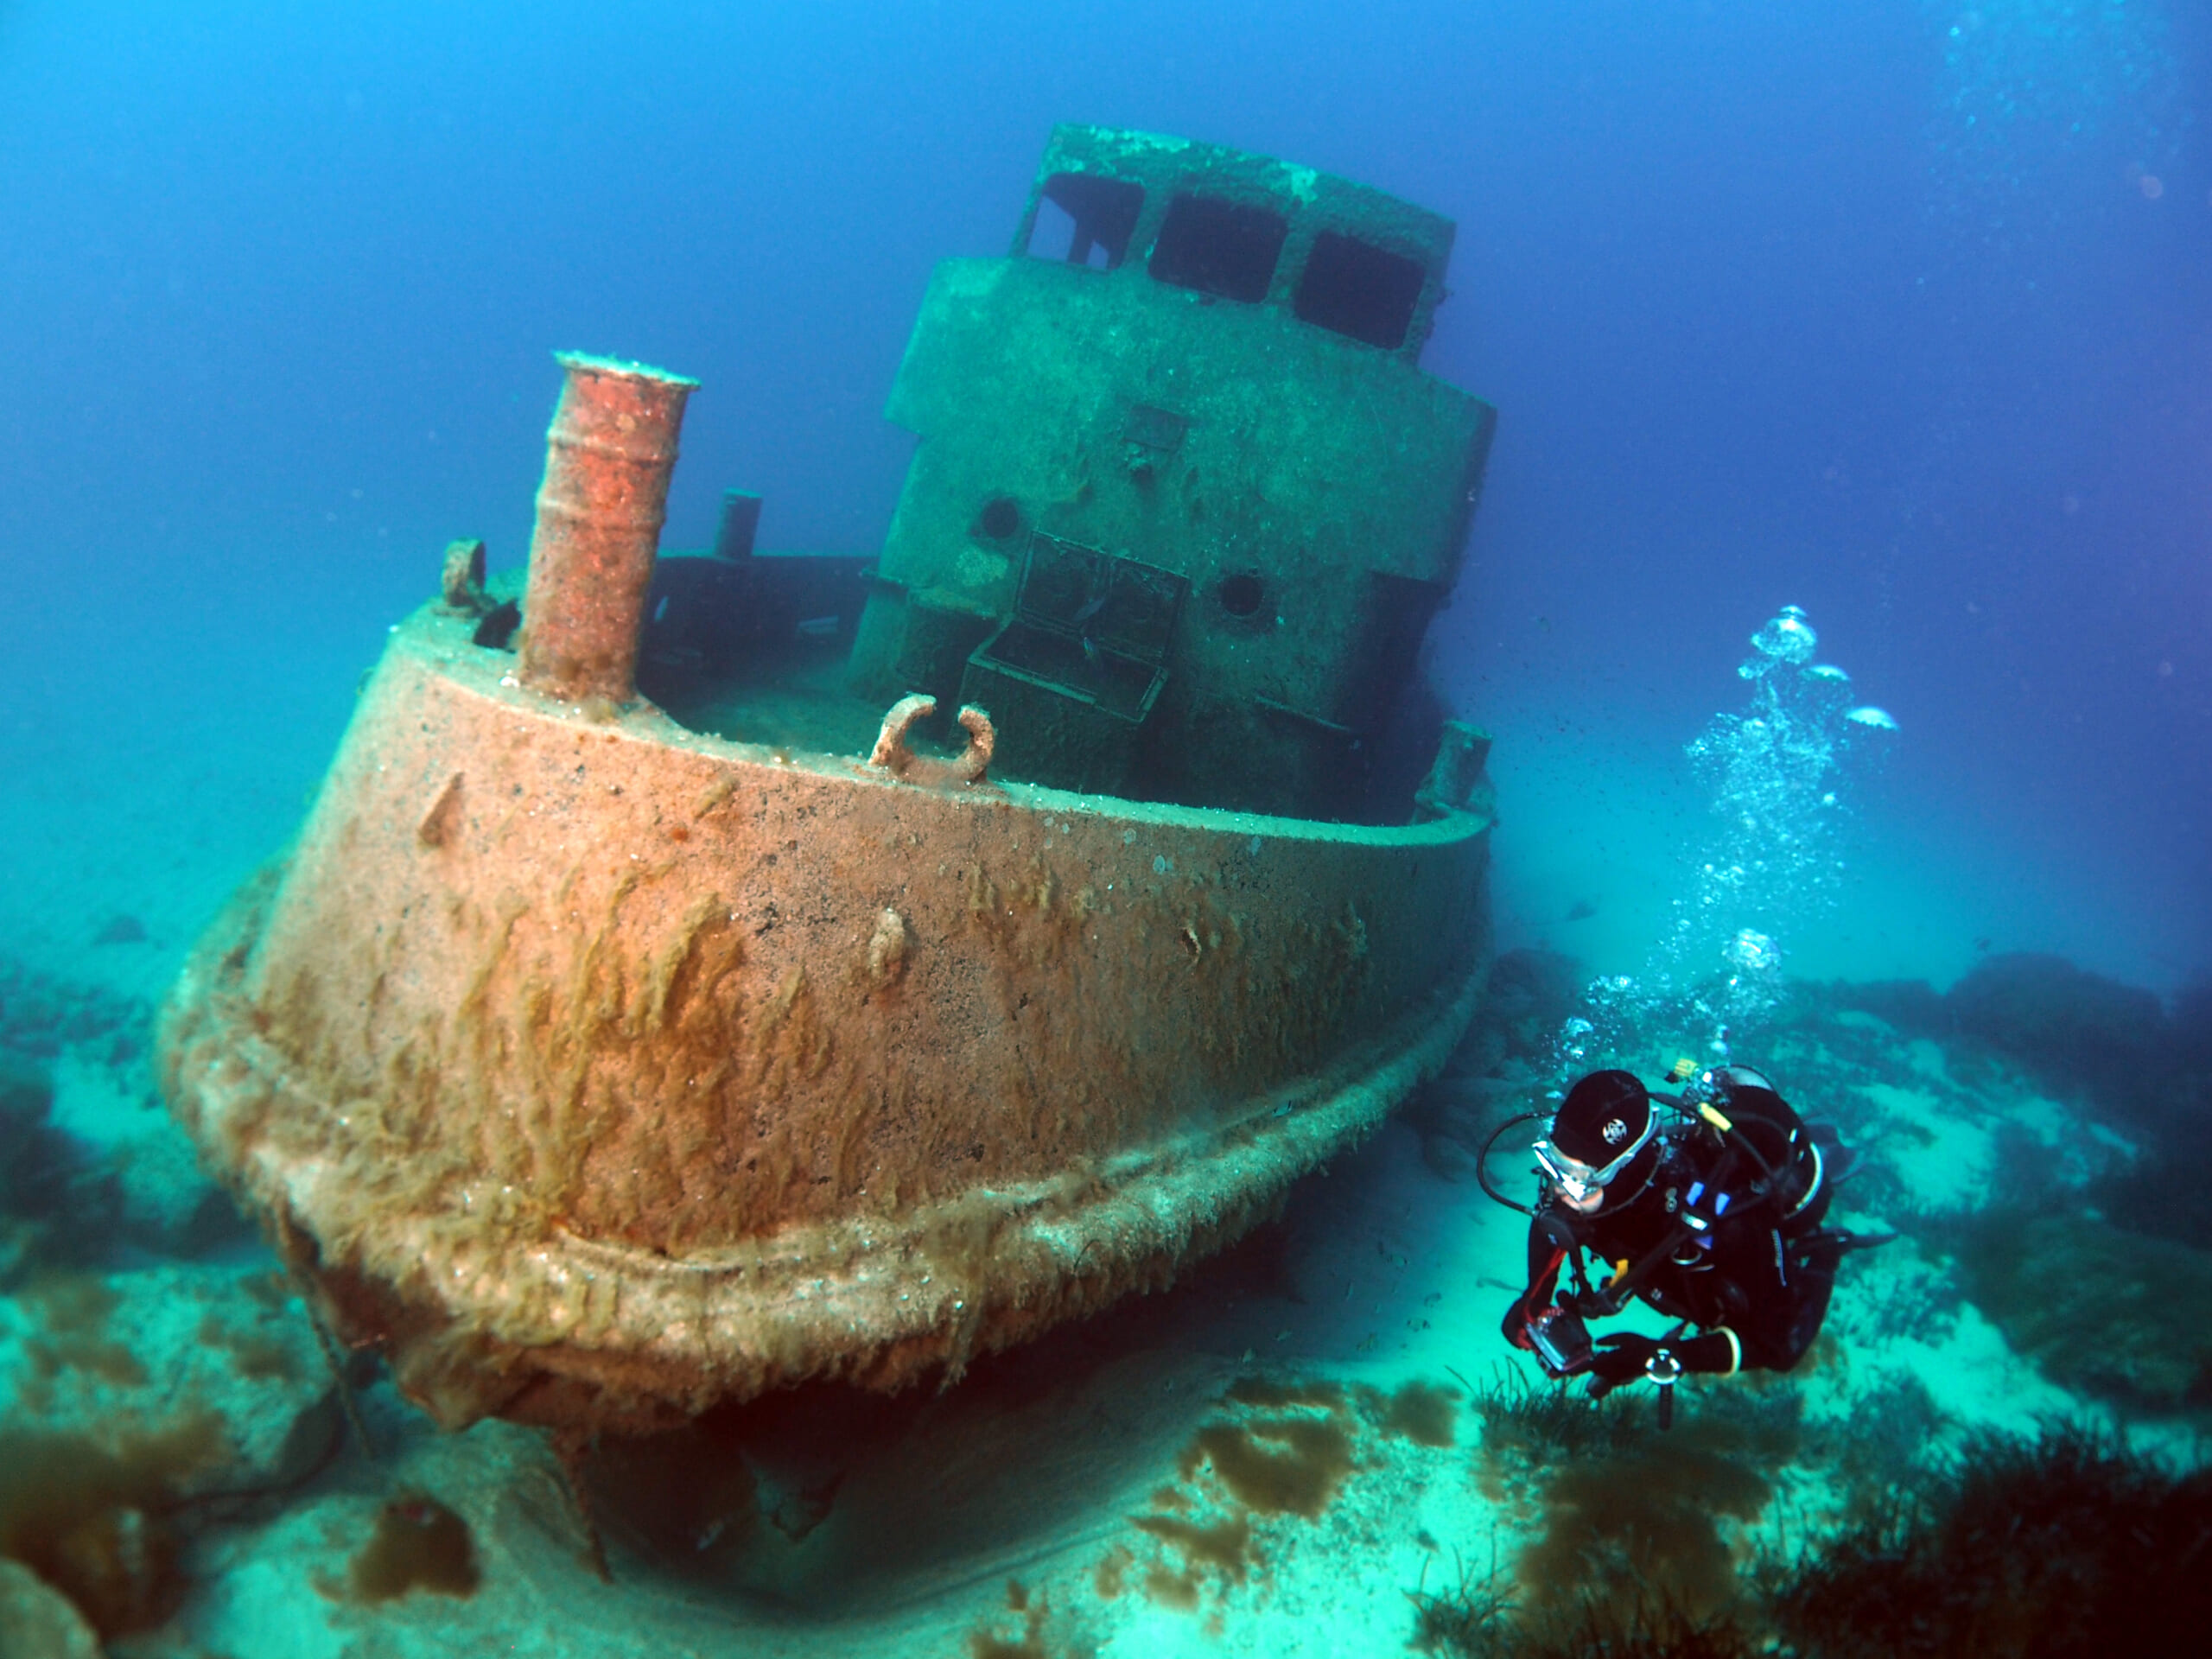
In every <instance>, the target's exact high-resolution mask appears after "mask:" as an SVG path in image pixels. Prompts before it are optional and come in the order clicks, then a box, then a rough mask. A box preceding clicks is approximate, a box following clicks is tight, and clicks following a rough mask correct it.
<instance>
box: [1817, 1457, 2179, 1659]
mask: <svg viewBox="0 0 2212 1659" xmlns="http://www.w3.org/2000/svg"><path fill="white" fill-rule="evenodd" d="M1774 1606H1775V1613H1776V1622H1777V1624H1778V1625H1779V1626H1780V1627H1781V1629H1782V1630H1783V1631H1784V1632H1785V1633H1786V1634H1787V1636H1788V1637H1789V1638H1790V1639H1791V1640H1792V1641H1793V1642H1794V1643H1795V1644H1796V1649H1797V1650H1798V1651H1799V1652H1802V1653H1805V1654H1817V1655H1821V1656H1824V1659H1920V1656H1929V1659H1935V1656H1946V1655H1951V1654H1975V1655H1991V1656H1995V1655H2005V1654H2023V1655H2050V1656H2058V1655H2071V1654H2082V1655H2090V1654H2119V1653H2131V1652H2133V1653H2153V1652H2169V1653H2183V1652H2194V1651H2196V1649H2198V1648H2199V1647H2200V1646H2201V1645H2202V1642H2203V1639H2204V1631H2205V1630H2206V1628H2207V1624H2208V1621H2212V1471H2198V1472H2196V1473H2195V1474H2192V1475H2190V1476H2188V1477H2187V1478H2179V1479H2177V1478H2175V1477H2174V1476H2172V1475H2171V1474H2169V1473H2167V1472H2166V1471H2164V1470H2162V1469H2160V1468H2158V1467H2157V1466H2156V1465H2152V1464H2151V1463H2149V1462H2147V1461H2145V1459H2140V1458H2139V1457H2136V1456H2134V1455H2133V1454H2131V1453H2130V1452H2127V1451H2126V1450H2125V1449H2124V1448H2123V1447H2121V1446H2120V1445H2119V1444H2117V1443H2116V1442H2114V1441H2113V1440H2109V1439H2107V1437H2105V1436H2103V1435H2101V1434H2100V1433H2097V1432H2096V1431H2094V1430H2092V1429H2087V1428H2082V1427H2054V1428H2050V1429H2046V1430H2045V1431H2044V1433H2043V1434H2042V1436H2041V1437H2040V1438H2039V1439H2037V1440H2033V1441H2021V1440H2000V1439H1995V1438H1983V1439H1980V1440H1974V1441H1972V1442H1970V1443H1969V1444H1968V1446H1967V1449H1966V1451H1965V1452H1963V1453H1961V1456H1960V1458H1959V1459H1958V1461H1957V1464H1956V1465H1955V1467H1954V1468H1953V1470H1952V1471H1951V1472H1950V1474H1949V1475H1948V1478H1946V1479H1944V1480H1943V1481H1942V1482H1941V1483H1939V1484H1936V1486H1935V1487H1934V1488H1933V1489H1930V1490H1923V1491H1917V1492H1914V1493H1910V1494H1906V1495H1903V1496H1901V1497H1899V1499H1898V1501H1897V1503H1896V1504H1895V1505H1894V1507H1893V1509H1892V1510H1891V1513H1890V1514H1889V1515H1888V1516H1883V1517H1880V1518H1878V1519H1875V1520H1872V1521H1870V1522H1867V1523H1866V1524H1865V1525H1864V1526H1862V1527H1861V1528H1859V1529H1858V1530H1856V1531H1855V1532H1853V1533H1851V1534H1848V1535H1846V1536H1844V1537H1843V1538H1841V1539H1840V1540H1838V1541H1835V1542H1834V1543H1833V1544H1831V1545H1830V1546H1829V1547H1828V1548H1827V1549H1826V1550H1824V1551H1823V1552H1822V1553H1821V1555H1820V1557H1819V1558H1818V1559H1816V1560H1813V1561H1811V1562H1808V1564H1807V1565H1806V1567H1804V1568H1803V1569H1802V1571H1801V1572H1800V1573H1799V1574H1798V1575H1797V1576H1796V1579H1795V1580H1794V1581H1792V1582H1789V1583H1788V1584H1786V1585H1784V1586H1783V1587H1782V1588H1781V1589H1780V1590H1779V1592H1777V1594H1776V1596H1775V1598H1774ZM2156 1644H2163V1645H2156Z"/></svg>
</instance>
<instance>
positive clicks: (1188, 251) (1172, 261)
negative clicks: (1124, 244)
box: [1151, 196, 1289, 303]
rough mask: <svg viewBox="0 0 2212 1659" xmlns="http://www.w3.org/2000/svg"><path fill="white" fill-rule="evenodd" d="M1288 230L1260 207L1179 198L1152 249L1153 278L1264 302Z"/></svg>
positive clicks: (1171, 205) (1170, 206)
mask: <svg viewBox="0 0 2212 1659" xmlns="http://www.w3.org/2000/svg"><path fill="white" fill-rule="evenodd" d="M1288 229H1289V226H1288V225H1287V222H1286V221H1285V220H1284V219H1283V216H1282V215H1281V213H1271V212H1269V211H1268V209H1267V208H1265V207H1243V206H1241V205H1239V204H1238V203H1236V202H1233V201H1220V200H1216V199H1215V198H1213V197H1211V196H1178V197H1176V198H1175V200H1173V201H1172V202H1170V203H1169V204H1168V207H1167V219H1166V223H1164V224H1162V225H1161V226H1160V236H1159V239H1158V240H1156V241H1155V242H1154V244H1153V245H1152V265H1151V270H1152V274H1153V275H1154V277H1158V278H1159V279H1160V281H1161V282H1163V283H1174V284H1175V286H1176V287H1178V288H1192V289H1197V290H1198V292H1199V293H1201V294H1217V295H1219V296H1221V297H1222V298H1223V299H1224V300H1243V301H1245V302H1248V303H1249V302H1257V301H1260V300H1263V299H1265V298H1267V296H1268V283H1270V282H1272V281H1273V280H1274V274H1275V259H1276V257H1277V256H1278V255H1280V254H1281V252H1282V242H1283V237H1284V236H1285V234H1286V233H1287V232H1288Z"/></svg>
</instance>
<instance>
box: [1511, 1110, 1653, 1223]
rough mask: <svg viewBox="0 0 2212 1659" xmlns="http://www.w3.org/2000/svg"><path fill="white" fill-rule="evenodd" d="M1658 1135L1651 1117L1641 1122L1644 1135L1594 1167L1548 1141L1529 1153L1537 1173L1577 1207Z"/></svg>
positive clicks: (1602, 1186)
mask: <svg viewBox="0 0 2212 1659" xmlns="http://www.w3.org/2000/svg"><path fill="white" fill-rule="evenodd" d="M1658 1132H1659V1119H1658V1116H1657V1115H1656V1114H1654V1115H1653V1116H1650V1117H1649V1118H1647V1119H1646V1120H1645V1121H1644V1125H1643V1134H1642V1135H1637V1137H1636V1139H1635V1140H1634V1141H1630V1143H1629V1145H1628V1146H1627V1147H1624V1149H1623V1150H1622V1151H1621V1152H1620V1153H1619V1154H1618V1156H1616V1157H1615V1158H1614V1159H1613V1160H1612V1161H1611V1163H1607V1164H1601V1165H1599V1166H1596V1167H1594V1168H1593V1167H1592V1166H1590V1165H1588V1164H1586V1163H1584V1162H1583V1161H1582V1160H1580V1159H1579V1158H1572V1157H1569V1156H1568V1155H1567V1154H1566V1153H1563V1152H1561V1151H1560V1149H1559V1148H1558V1147H1555V1146H1554V1145H1553V1144H1552V1143H1551V1142H1550V1141H1537V1142H1536V1144H1535V1146H1533V1147H1529V1151H1530V1152H1531V1153H1532V1154H1535V1160H1536V1167H1537V1170H1538V1172H1539V1173H1541V1174H1542V1176H1543V1178H1544V1179H1546V1180H1548V1181H1549V1182H1550V1183H1551V1184H1552V1185H1554V1186H1556V1187H1557V1188H1559V1190H1560V1192H1564V1193H1566V1194H1567V1197H1568V1198H1572V1199H1573V1200H1574V1202H1576V1203H1577V1204H1580V1203H1581V1202H1582V1201H1583V1200H1584V1199H1586V1198H1588V1197H1589V1196H1590V1195H1591V1194H1592V1192H1599V1191H1600V1190H1602V1189H1603V1188H1604V1187H1605V1185H1607V1184H1608V1183H1609V1182H1611V1180H1612V1179H1614V1178H1615V1177H1616V1176H1618V1174H1619V1173H1621V1172H1622V1171H1623V1170H1624V1169H1626V1168H1627V1167H1628V1166H1629V1165H1630V1162H1632V1161H1633V1160H1634V1159H1635V1157H1636V1154H1638V1153H1639V1152H1642V1151H1643V1149H1644V1147H1647V1146H1649V1144H1650V1142H1651V1137H1652V1136H1653V1135H1656V1134H1657V1133H1658Z"/></svg>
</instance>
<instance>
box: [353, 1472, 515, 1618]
mask: <svg viewBox="0 0 2212 1659" xmlns="http://www.w3.org/2000/svg"><path fill="white" fill-rule="evenodd" d="M481 1578H482V1573H481V1572H480V1569H479V1568H478V1567H477V1565H476V1544H475V1541H474V1540H473V1539H472V1538H471V1537H470V1536H469V1535H468V1522H466V1521H464V1520H462V1519H461V1517H460V1516H457V1515H455V1514H454V1512H453V1511H452V1510H449V1509H448V1508H447V1507H446V1506H445V1505H444V1504H442V1503H439V1502H438V1500H437V1499H435V1497H425V1496H423V1494H422V1493H420V1492H409V1493H403V1494H402V1495H401V1496H399V1497H395V1498H393V1499H392V1500H391V1502H390V1503H386V1504H385V1506H384V1507H383V1508H382V1509H381V1510H378V1511H377V1526H376V1531H375V1532H374V1533H373V1534H372V1535H370V1538H369V1541H368V1542H367V1543H365V1544H364V1545H362V1546H361V1548H360V1549H359V1552H358V1553H356V1554H355V1555H354V1557H353V1565H352V1567H351V1568H350V1569H349V1571H348V1573H347V1574H346V1592H347V1594H348V1595H349V1596H350V1597H351V1599H353V1600H355V1601H359V1602H368V1603H375V1602H380V1601H396V1600H397V1599H399V1598H400V1597H402V1596H404V1595H406V1594H408V1593H409V1592H411V1591H416V1590H429V1591H434V1592H436V1593H437V1594H439V1595H442V1596H461V1597H467V1596H473V1595H474V1594H475V1593H476V1586H477V1585H478V1583H479V1582H480V1580H481Z"/></svg>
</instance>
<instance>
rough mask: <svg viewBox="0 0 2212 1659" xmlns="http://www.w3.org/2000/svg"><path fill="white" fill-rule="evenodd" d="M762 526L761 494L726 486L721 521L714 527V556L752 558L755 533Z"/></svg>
mask: <svg viewBox="0 0 2212 1659" xmlns="http://www.w3.org/2000/svg"><path fill="white" fill-rule="evenodd" d="M759 529H760V497H759V496H757V495H755V494H753V493H752V492H751V491H750V490H724V491H723V492H722V516H721V523H720V524H717V525H715V557H716V558H718V559H749V558H751V557H752V556H753V533H754V532H755V531H758V530H759Z"/></svg>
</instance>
